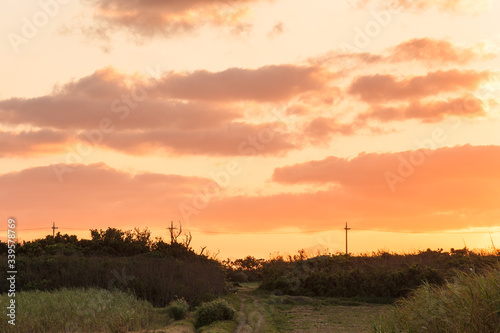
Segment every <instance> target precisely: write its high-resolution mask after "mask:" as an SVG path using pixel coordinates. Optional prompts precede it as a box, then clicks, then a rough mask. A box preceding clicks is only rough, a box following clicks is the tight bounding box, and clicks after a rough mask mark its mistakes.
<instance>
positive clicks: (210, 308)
mask: <svg viewBox="0 0 500 333" xmlns="http://www.w3.org/2000/svg"><path fill="white" fill-rule="evenodd" d="M235 314H236V310H235V309H234V308H233V307H232V306H231V305H229V303H228V302H227V301H226V300H224V299H220V298H219V299H216V300H215V301H212V302H208V303H203V304H201V305H200V307H199V308H198V310H197V311H196V313H195V318H196V322H195V327H196V328H200V327H202V326H206V325H210V324H211V323H213V322H214V321H218V320H233V318H234V315H235Z"/></svg>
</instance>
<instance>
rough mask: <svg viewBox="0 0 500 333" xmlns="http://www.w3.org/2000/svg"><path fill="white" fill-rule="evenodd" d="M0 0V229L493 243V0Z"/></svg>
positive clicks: (258, 251)
mask: <svg viewBox="0 0 500 333" xmlns="http://www.w3.org/2000/svg"><path fill="white" fill-rule="evenodd" d="M1 6H2V10H1V11H0V32H1V34H2V36H3V37H2V38H1V39H0V47H1V49H2V52H1V54H2V61H1V62H0V73H1V79H0V214H1V219H2V221H4V226H3V227H0V230H2V231H1V232H2V233H3V234H2V235H1V237H0V239H2V240H5V239H6V231H5V230H6V229H7V219H8V218H9V217H15V218H16V220H17V224H18V237H19V239H20V240H30V239H33V238H40V237H44V236H45V235H47V234H51V233H52V230H51V227H52V223H53V222H55V223H56V225H57V226H58V227H59V229H58V230H57V231H60V232H61V233H69V234H77V235H78V236H79V237H83V238H88V237H90V232H89V231H88V230H89V229H91V228H92V229H106V228H107V227H116V228H121V229H124V230H128V229H133V228H134V227H139V228H145V227H148V228H150V229H151V230H152V231H153V235H154V236H163V237H166V236H167V230H166V229H165V228H166V227H168V226H169V224H170V221H174V222H175V223H177V224H178V223H179V221H180V222H182V227H183V229H184V230H191V232H192V235H193V243H192V246H193V248H194V249H195V250H196V251H199V249H200V247H201V246H205V245H206V246H208V249H209V250H210V251H211V252H217V251H218V250H220V255H219V258H222V259H224V258H226V257H231V258H234V257H243V256H245V255H254V256H257V257H263V258H266V257H268V256H269V254H271V253H277V252H280V253H293V252H296V251H297V250H299V249H307V250H309V251H316V250H325V249H328V250H330V251H332V252H336V251H344V249H345V232H344V230H343V228H344V226H345V223H346V222H348V223H349V227H351V228H352V229H351V231H350V233H349V251H350V252H353V253H359V252H366V251H376V250H378V249H385V250H389V251H413V250H418V249H426V248H433V249H435V248H444V249H445V250H449V248H451V247H454V248H462V247H463V246H464V244H466V245H467V246H468V247H469V248H488V247H491V246H492V241H493V243H494V244H495V245H496V246H497V247H499V248H500V130H499V129H500V104H499V98H500V80H499V71H498V68H500V67H499V65H500V25H499V24H498V18H499V17H500V1H495V0H491V1H488V0H437V1H431V0H412V1H408V0H385V1H384V0H351V1H332V0H315V1H306V0H164V1H161V0H142V1H141V0H127V1H124V0H40V1H22V2H19V1H12V2H4V3H3V4H2V5H1Z"/></svg>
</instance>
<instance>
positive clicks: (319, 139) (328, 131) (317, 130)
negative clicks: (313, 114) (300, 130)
mask: <svg viewBox="0 0 500 333" xmlns="http://www.w3.org/2000/svg"><path fill="white" fill-rule="evenodd" d="M356 129H357V128H356V125H355V124H340V123H339V122H338V121H337V120H336V119H333V118H325V117H318V118H315V119H313V120H312V121H310V122H309V123H307V124H306V126H305V128H304V134H305V136H306V137H307V138H308V139H309V141H310V142H312V143H315V144H318V143H326V142H328V140H329V139H330V138H331V137H332V136H333V135H336V134H337V135H352V134H354V132H355V130H356Z"/></svg>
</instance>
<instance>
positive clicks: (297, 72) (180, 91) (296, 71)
mask: <svg viewBox="0 0 500 333" xmlns="http://www.w3.org/2000/svg"><path fill="white" fill-rule="evenodd" d="M328 79H329V77H328V75H327V74H326V73H323V70H322V69H321V68H320V67H317V66H310V67H301V66H294V65H273V66H265V67H261V68H258V69H242V68H230V69H227V70H225V71H222V72H217V73H212V72H208V71H196V72H192V73H182V74H171V75H167V76H165V77H164V78H162V80H161V82H160V84H159V91H160V93H161V94H162V95H163V96H167V97H171V98H179V99H188V100H193V99H195V100H196V99H202V100H215V101H232V100H253V101H264V102H268V101H280V100H285V99H289V98H291V97H293V96H296V95H298V94H302V93H305V92H308V91H314V90H319V89H321V88H323V87H324V86H325V85H326V83H327V81H328Z"/></svg>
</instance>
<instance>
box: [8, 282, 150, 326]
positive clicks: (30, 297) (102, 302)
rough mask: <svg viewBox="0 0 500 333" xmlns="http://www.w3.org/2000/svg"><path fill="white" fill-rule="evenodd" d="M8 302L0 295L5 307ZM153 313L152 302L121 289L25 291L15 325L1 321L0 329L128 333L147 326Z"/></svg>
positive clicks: (18, 299) (19, 298)
mask: <svg viewBox="0 0 500 333" xmlns="http://www.w3.org/2000/svg"><path fill="white" fill-rule="evenodd" d="M9 301H10V299H9V298H8V297H7V295H6V294H3V295H0V306H1V307H2V308H3V309H5V308H6V306H7V304H8V302H9ZM152 315H153V306H152V305H151V304H150V303H148V302H146V301H141V300H138V299H137V298H136V297H135V296H133V295H131V294H128V293H124V292H119V291H113V292H110V291H108V290H103V289H61V290H58V291H52V292H47V291H25V292H19V293H17V294H16V322H15V324H16V325H15V326H12V325H10V324H8V323H7V320H1V321H0V332H32V333H38V332H44V333H49V332H116V333H119V332H128V331H129V330H141V329H144V328H146V327H148V326H149V325H150V323H151V319H152Z"/></svg>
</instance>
